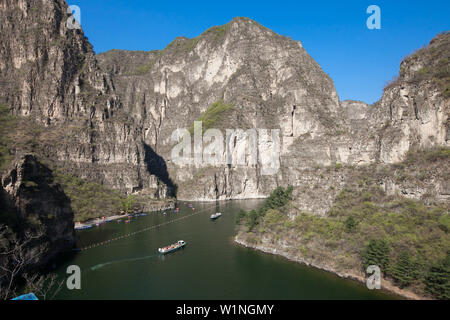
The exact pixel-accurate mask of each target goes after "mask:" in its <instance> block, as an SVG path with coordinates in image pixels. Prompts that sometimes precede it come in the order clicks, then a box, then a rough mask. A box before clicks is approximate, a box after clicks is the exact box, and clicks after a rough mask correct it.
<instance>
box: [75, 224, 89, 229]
mask: <svg viewBox="0 0 450 320" xmlns="http://www.w3.org/2000/svg"><path fill="white" fill-rule="evenodd" d="M89 228H92V226H91V225H87V226H77V227H75V230H86V229H89Z"/></svg>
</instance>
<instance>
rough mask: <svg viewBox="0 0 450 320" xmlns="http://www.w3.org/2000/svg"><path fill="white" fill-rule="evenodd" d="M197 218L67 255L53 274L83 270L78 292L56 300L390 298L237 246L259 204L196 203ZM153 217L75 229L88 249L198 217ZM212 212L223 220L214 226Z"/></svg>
mask: <svg viewBox="0 0 450 320" xmlns="http://www.w3.org/2000/svg"><path fill="white" fill-rule="evenodd" d="M192 204H193V205H194V207H195V211H194V212H197V213H198V214H196V215H193V216H190V217H187V218H186V219H183V220H180V221H176V222H174V223H169V224H166V225H163V226H161V227H158V228H156V229H152V230H150V231H145V232H142V233H138V234H136V235H134V236H131V237H128V238H124V239H121V240H117V241H114V242H112V243H111V244H108V245H103V246H99V247H96V248H92V249H88V250H85V251H82V252H78V253H75V254H66V255H64V256H62V257H61V258H60V259H58V261H57V263H56V271H57V273H59V274H60V275H61V276H66V268H67V266H69V265H78V266H79V267H80V268H81V271H82V274H81V289H80V290H76V289H75V290H68V289H67V288H66V287H65V286H64V288H63V289H62V290H61V291H60V292H59V294H58V296H57V297H56V298H57V299H183V300H184V299H277V300H278V299H391V298H395V297H393V296H392V295H389V294H387V293H386V292H381V291H376V290H375V291H371V290H368V289H367V288H366V287H365V286H364V285H363V284H360V283H357V282H355V281H351V280H345V279H341V278H338V277H337V276H335V275H333V274H330V273H327V272H323V271H319V270H316V269H314V268H310V267H307V266H304V265H301V264H298V263H295V262H291V261H288V260H286V259H284V258H281V257H277V256H273V255H270V254H265V253H261V252H257V251H254V250H252V249H247V248H244V247H241V246H239V245H236V244H235V243H234V242H233V235H234V234H235V225H234V215H235V214H236V212H237V211H239V209H241V208H242V209H244V210H249V209H253V208H258V207H259V206H261V205H262V201H259V200H245V201H227V202H220V203H217V204H214V203H192ZM179 207H180V212H179V213H174V212H173V210H167V214H166V215H163V213H162V212H157V213H155V212H153V213H149V214H148V215H147V216H144V217H138V218H136V219H135V220H133V221H132V222H131V223H127V224H125V223H124V222H121V223H118V222H115V221H113V222H110V223H106V224H103V225H100V226H99V227H94V228H91V229H88V230H83V231H78V232H77V235H78V238H79V239H78V246H79V247H85V246H88V245H90V244H92V243H97V242H101V241H105V240H109V239H113V238H116V237H119V236H121V235H124V234H128V233H131V232H135V231H138V230H141V229H145V228H146V227H148V226H152V225H157V224H160V223H163V222H167V221H170V220H173V219H177V218H180V217H183V216H186V215H189V214H192V213H193V211H192V209H190V208H189V207H188V206H187V205H186V204H184V203H180V204H179ZM214 212H222V213H223V215H222V217H220V218H219V219H217V220H215V221H211V220H210V218H209V216H210V215H211V214H212V213H214ZM178 240H185V241H186V242H187V245H186V247H185V248H183V249H180V250H178V251H176V252H174V253H171V254H168V255H165V256H162V255H160V254H159V253H158V251H157V250H158V248H159V247H162V246H165V245H169V244H171V243H174V242H176V241H178Z"/></svg>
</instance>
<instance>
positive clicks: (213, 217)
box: [210, 212, 222, 220]
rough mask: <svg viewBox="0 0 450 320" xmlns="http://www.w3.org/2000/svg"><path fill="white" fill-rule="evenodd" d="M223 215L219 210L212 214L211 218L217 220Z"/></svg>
mask: <svg viewBox="0 0 450 320" xmlns="http://www.w3.org/2000/svg"><path fill="white" fill-rule="evenodd" d="M221 215H222V213H220V212H217V213H215V214H212V215H211V217H210V218H211V220H216V219H217V218H218V217H220V216H221Z"/></svg>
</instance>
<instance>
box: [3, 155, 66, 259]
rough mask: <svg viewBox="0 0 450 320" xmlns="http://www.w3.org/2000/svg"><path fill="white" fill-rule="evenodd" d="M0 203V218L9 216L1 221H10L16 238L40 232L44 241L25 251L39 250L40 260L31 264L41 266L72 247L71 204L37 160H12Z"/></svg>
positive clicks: (4, 176) (27, 156) (32, 158)
mask: <svg viewBox="0 0 450 320" xmlns="http://www.w3.org/2000/svg"><path fill="white" fill-rule="evenodd" d="M0 203H1V204H2V214H5V213H6V212H8V213H9V214H10V217H9V219H2V220H9V221H12V222H13V223H12V225H13V228H14V229H15V230H16V232H17V233H18V235H19V236H20V235H21V234H23V233H24V232H26V231H30V232H31V231H32V230H35V229H41V228H42V232H43V238H42V239H40V240H39V242H37V243H35V245H34V246H33V247H31V248H28V249H29V250H30V251H33V250H41V251H42V254H40V255H39V259H40V260H39V261H30V264H31V263H35V264H43V263H45V262H46V261H48V260H49V259H51V258H52V257H54V256H55V255H56V254H57V253H59V252H61V251H62V250H66V249H70V248H71V247H72V246H73V244H74V243H75V233H74V223H73V212H72V209H71V206H70V200H69V199H68V198H67V196H66V195H65V194H64V192H63V190H62V188H61V186H60V185H58V184H56V183H55V182H54V179H53V175H52V172H51V170H50V169H49V168H48V167H46V166H45V165H43V164H41V163H40V162H39V161H38V160H37V159H36V157H34V156H32V155H25V156H23V157H21V158H19V159H17V160H15V161H14V163H13V164H12V166H11V168H10V169H9V170H7V172H6V173H5V174H4V175H3V176H2V177H1V198H0ZM32 232H34V231H32ZM34 256H35V255H34Z"/></svg>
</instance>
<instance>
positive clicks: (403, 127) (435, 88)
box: [378, 33, 450, 163]
mask: <svg viewBox="0 0 450 320" xmlns="http://www.w3.org/2000/svg"><path fill="white" fill-rule="evenodd" d="M449 92H450V33H442V34H440V35H438V36H437V37H435V38H434V39H433V40H432V41H431V42H430V44H429V46H428V47H426V48H422V49H420V50H418V51H417V52H416V53H414V54H413V55H411V56H409V57H407V58H406V59H405V60H403V62H402V63H401V65H400V73H399V77H398V79H397V80H396V81H394V82H393V83H391V84H390V85H389V86H388V87H387V88H386V89H385V92H384V94H383V97H382V99H381V101H380V102H379V106H378V108H380V109H381V110H380V111H381V112H382V113H384V114H385V115H387V116H388V124H389V128H387V129H388V130H386V132H385V134H381V135H380V142H381V144H382V147H381V150H380V158H381V159H380V160H381V161H383V162H390V163H392V162H398V161H400V160H402V159H403V158H404V155H405V153H406V152H407V151H408V150H409V149H410V148H412V147H415V148H428V147H432V146H447V147H448V146H450V122H449V113H450V99H449V98H450V94H449Z"/></svg>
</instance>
